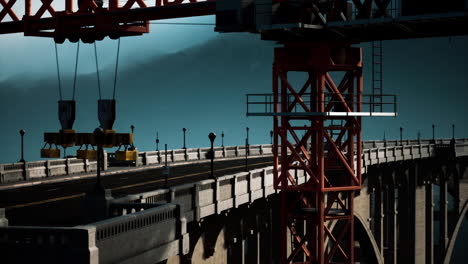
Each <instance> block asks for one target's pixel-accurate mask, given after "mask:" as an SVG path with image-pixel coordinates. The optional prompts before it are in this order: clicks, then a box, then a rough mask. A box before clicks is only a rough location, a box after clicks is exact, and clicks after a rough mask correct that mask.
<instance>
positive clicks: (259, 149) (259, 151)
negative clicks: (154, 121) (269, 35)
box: [0, 138, 468, 184]
mask: <svg viewBox="0 0 468 264" xmlns="http://www.w3.org/2000/svg"><path fill="white" fill-rule="evenodd" d="M450 141H451V139H436V140H435V141H434V140H430V139H421V140H402V141H400V140H386V141H383V140H373V141H364V142H363V149H375V148H384V146H387V147H393V146H399V145H403V146H406V145H430V144H433V143H434V142H435V144H449V143H450ZM456 143H457V144H465V143H468V139H466V138H462V139H457V140H456ZM272 147H273V146H272V145H270V144H263V145H250V146H249V152H248V154H249V156H251V157H256V156H262V155H272V154H273V153H272ZM208 150H209V148H193V149H174V150H168V151H167V161H168V163H170V164H175V163H187V162H197V161H206V160H207V159H206V153H207V152H208ZM214 150H215V155H216V156H215V157H216V158H217V159H229V158H239V157H245V152H246V147H245V146H229V147H216V148H214ZM165 154H166V153H165V151H147V152H139V153H138V160H137V161H136V162H134V164H132V165H134V166H148V165H161V164H164V159H165ZM106 157H107V160H108V161H109V162H105V164H106V165H109V166H111V167H117V166H120V165H122V163H119V162H117V161H116V160H115V154H114V153H108V154H107V155H106ZM126 165H128V164H126ZM96 169H97V163H96V161H91V160H81V159H76V158H68V159H58V160H44V161H33V162H25V163H10V164H0V184H5V183H12V182H19V181H26V180H31V179H39V178H46V177H56V176H64V175H71V174H77V173H85V172H92V171H96Z"/></svg>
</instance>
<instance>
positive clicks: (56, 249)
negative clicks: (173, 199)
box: [0, 204, 189, 264]
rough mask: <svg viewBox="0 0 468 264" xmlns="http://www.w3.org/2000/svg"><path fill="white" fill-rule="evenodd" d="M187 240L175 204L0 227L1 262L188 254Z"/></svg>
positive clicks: (91, 260)
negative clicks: (77, 221) (67, 223)
mask: <svg viewBox="0 0 468 264" xmlns="http://www.w3.org/2000/svg"><path fill="white" fill-rule="evenodd" d="M143 207H144V206H143ZM188 242H189V241H188V233H187V228H186V221H185V219H184V218H183V217H181V215H180V209H179V206H178V205H176V204H164V205H159V206H157V207H153V208H148V207H147V208H145V210H144V211H139V212H136V213H132V214H127V215H123V216H119V217H114V218H110V219H107V220H104V221H100V222H96V223H93V224H90V225H86V226H76V227H70V228H67V227H14V226H10V227H0V251H1V252H2V261H5V263H29V262H31V260H34V262H36V263H76V264H78V263H80V264H81V263H93V264H98V263H120V262H122V261H129V262H131V263H144V262H143V261H141V260H140V259H139V258H140V257H142V256H143V258H149V259H151V260H152V261H154V262H155V263H156V262H159V261H163V260H165V259H167V258H168V257H170V256H174V255H177V254H179V253H181V254H187V253H188V250H189V243H188ZM181 251H182V252H181ZM25 252H27V254H24V253H25ZM2 263H3V262H2Z"/></svg>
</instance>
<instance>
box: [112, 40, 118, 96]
mask: <svg viewBox="0 0 468 264" xmlns="http://www.w3.org/2000/svg"><path fill="white" fill-rule="evenodd" d="M119 54H120V38H119V42H118V44H117V58H116V62H115V75H114V92H113V95H112V99H114V100H115V91H116V87H117V73H118V69H119Z"/></svg>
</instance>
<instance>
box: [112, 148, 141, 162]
mask: <svg viewBox="0 0 468 264" xmlns="http://www.w3.org/2000/svg"><path fill="white" fill-rule="evenodd" d="M137 158H138V152H137V151H136V150H123V151H119V150H118V151H116V152H115V159H116V160H120V161H131V160H137Z"/></svg>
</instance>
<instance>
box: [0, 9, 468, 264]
mask: <svg viewBox="0 0 468 264" xmlns="http://www.w3.org/2000/svg"><path fill="white" fill-rule="evenodd" d="M57 2H59V1H54V0H41V6H40V7H39V8H38V9H37V10H34V11H33V8H32V5H31V4H32V1H31V0H26V1H25V3H26V5H25V13H24V15H23V16H22V18H21V19H20V17H19V16H18V15H17V14H16V13H15V12H14V10H15V9H14V8H15V6H18V2H17V0H9V1H8V0H0V4H1V5H2V6H3V7H2V9H1V11H0V34H8V33H19V32H24V34H25V35H26V36H39V37H51V38H54V40H55V41H56V42H57V43H63V42H64V41H65V40H66V39H68V40H70V41H72V42H76V41H79V40H80V39H81V40H82V41H83V42H87V43H91V42H94V41H95V40H101V39H103V38H104V37H106V36H109V37H110V38H114V39H115V38H119V37H122V36H133V35H141V34H144V33H148V32H149V23H148V21H150V20H158V19H168V18H179V17H191V16H204V15H216V29H215V30H216V31H219V32H252V33H258V34H261V37H262V39H265V40H275V41H278V42H279V43H281V44H284V46H283V47H280V48H276V49H275V53H274V63H273V81H272V83H273V89H272V90H273V91H272V92H273V93H272V94H269V95H265V94H262V95H249V96H248V101H247V107H248V110H247V115H250V116H272V117H273V126H274V148H273V149H274V186H275V188H276V189H277V190H281V193H280V200H281V216H280V217H281V219H280V222H281V224H280V243H281V245H280V249H281V252H280V261H279V262H280V263H291V262H294V263H333V262H334V263H336V262H340V263H353V262H354V256H353V254H354V223H353V221H354V212H353V197H354V192H355V191H356V190H359V189H360V188H361V167H362V164H361V158H360V157H361V156H362V147H361V118H362V116H377V115H379V116H394V115H396V103H395V99H394V97H391V96H385V95H383V94H382V91H381V86H379V90H378V91H377V94H378V97H375V95H374V96H365V95H363V76H362V67H363V65H362V51H361V49H360V48H356V47H351V44H354V43H359V42H366V41H375V40H386V39H404V38H422V37H436V36H450V35H468V14H467V12H466V10H468V4H467V3H465V1H464V0H456V1H450V2H449V3H447V4H442V3H441V2H440V1H439V2H437V1H423V0H417V1H407V0H402V1H401V5H395V4H394V3H395V2H396V1H392V0H352V1H346V0H323V1H318V0H302V1H298V0H217V1H198V0H174V1H170V0H155V1H151V3H152V4H151V5H150V4H148V2H149V1H143V0H126V1H119V0H109V1H108V3H109V4H108V6H107V7H102V6H100V3H101V1H94V0H82V1H79V3H80V6H79V8H76V7H77V6H75V3H74V1H73V0H65V9H64V10H61V11H57V10H56V8H54V4H55V3H57ZM122 2H124V3H122ZM119 3H122V5H119ZM398 3H400V1H398ZM434 5H437V8H434ZM290 72H300V73H303V75H305V76H306V78H305V82H304V84H303V86H301V87H293V85H292V84H291V83H292V82H290V80H289V79H288V73H290ZM380 81H381V80H380ZM373 92H374V94H375V91H373ZM388 99H390V101H388ZM257 106H260V107H261V110H259V109H254V108H255V107H257ZM375 106H376V107H375ZM389 106H390V109H388V107H389ZM375 109H379V112H375ZM301 131H302V135H300V133H298V132H301ZM296 171H302V172H304V175H305V180H304V181H302V182H297V181H296V179H295V177H294V175H293V173H295V172H296ZM332 224H334V225H335V226H339V228H335V231H334V232H332V231H331V229H332V228H331V226H332ZM288 238H291V240H290V246H288V240H289V239H288Z"/></svg>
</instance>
